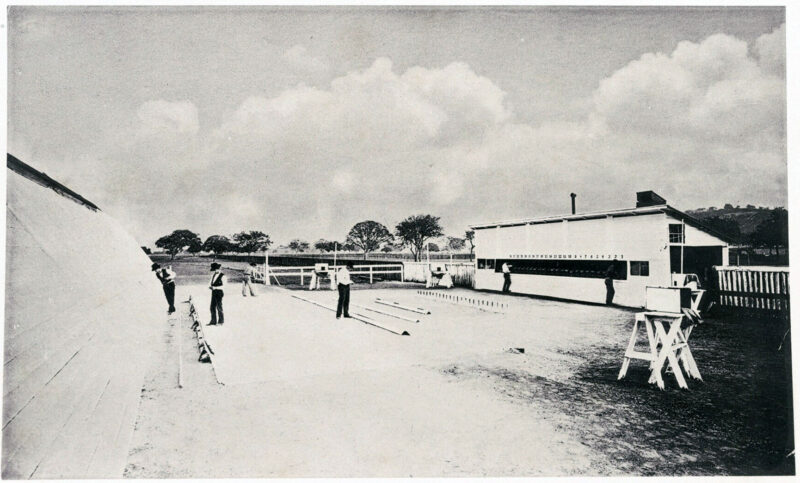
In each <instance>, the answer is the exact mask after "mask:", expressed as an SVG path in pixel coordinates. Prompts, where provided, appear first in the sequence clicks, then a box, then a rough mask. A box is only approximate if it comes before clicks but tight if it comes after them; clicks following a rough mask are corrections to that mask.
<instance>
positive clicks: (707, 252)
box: [669, 246, 722, 287]
mask: <svg viewBox="0 0 800 483" xmlns="http://www.w3.org/2000/svg"><path fill="white" fill-rule="evenodd" d="M714 265H722V247H683V273H694V274H696V275H697V277H698V278H699V279H700V283H701V284H702V285H703V286H704V287H708V282H709V278H710V277H711V267H713V266H714ZM669 270H670V272H672V273H681V247H679V246H677V247H676V246H672V247H670V249H669Z"/></svg>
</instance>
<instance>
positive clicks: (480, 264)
mask: <svg viewBox="0 0 800 483" xmlns="http://www.w3.org/2000/svg"><path fill="white" fill-rule="evenodd" d="M484 268H486V259H485V258H479V259H478V270H483V269H484Z"/></svg>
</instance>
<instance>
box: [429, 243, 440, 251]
mask: <svg viewBox="0 0 800 483" xmlns="http://www.w3.org/2000/svg"><path fill="white" fill-rule="evenodd" d="M427 248H428V251H431V252H438V251H441V250H440V249H439V245H437V244H435V243H433V242H428V243H427Z"/></svg>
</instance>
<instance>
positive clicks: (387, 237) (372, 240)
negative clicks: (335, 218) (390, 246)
mask: <svg viewBox="0 0 800 483" xmlns="http://www.w3.org/2000/svg"><path fill="white" fill-rule="evenodd" d="M393 239H394V237H393V236H392V234H391V233H390V232H389V229H388V228H386V227H385V226H383V225H381V224H380V223H378V222H377V221H369V220H368V221H362V222H360V223H356V224H355V225H353V228H351V229H350V233H348V234H347V239H346V240H345V241H346V242H347V243H350V244H352V245H354V246H356V247H358V248H360V249H361V250H363V251H364V258H365V259H366V258H367V254H368V253H369V252H371V251H373V250H377V249H378V248H379V247H380V246H381V244H382V243H386V242H389V241H392V240H393Z"/></svg>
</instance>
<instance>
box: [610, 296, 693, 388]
mask: <svg viewBox="0 0 800 483" xmlns="http://www.w3.org/2000/svg"><path fill="white" fill-rule="evenodd" d="M696 321H697V319H694V318H691V317H688V316H685V315H684V314H683V313H680V314H679V313H671V312H639V313H637V314H636V317H635V318H634V321H633V330H632V331H631V338H630V341H629V342H628V348H627V349H626V350H625V357H624V358H623V361H622V368H620V370H619V375H618V376H617V380H619V379H622V378H623V377H625V375H626V374H627V372H628V365H629V364H630V362H631V359H641V360H645V361H648V362H650V379H648V381H647V382H649V383H650V384H653V383H655V384H657V385H658V387H659V389H664V379H663V377H662V375H661V370H662V369H663V368H664V363H665V362H668V363H669V366H668V369H670V370H672V374H673V375H674V376H675V380H676V381H677V382H678V386H680V387H681V388H682V389H688V388H689V386H688V385H687V384H686V379H685V378H684V377H683V371H682V370H681V367H680V365H679V364H678V361H680V362H681V365H683V369H684V370H685V371H686V374H687V375H688V376H689V377H692V378H694V379H699V380H701V381H702V380H703V378H702V377H701V376H700V371H699V370H698V369H697V363H696V362H695V360H694V356H692V351H691V349H690V348H689V336H690V335H691V334H692V329H693V328H694V326H695V324H696ZM684 322H686V323H685V324H684ZM640 326H644V328H645V331H646V332H647V341H648V344H649V349H650V351H649V352H637V351H636V348H635V346H636V338H637V336H638V333H639V327H640Z"/></svg>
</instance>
